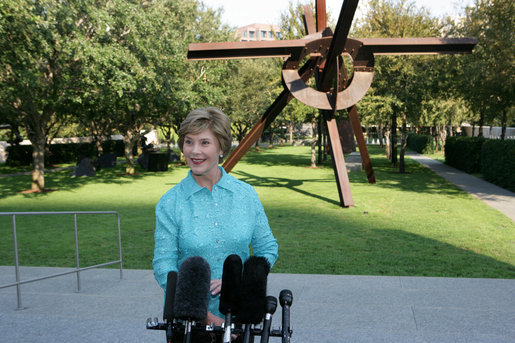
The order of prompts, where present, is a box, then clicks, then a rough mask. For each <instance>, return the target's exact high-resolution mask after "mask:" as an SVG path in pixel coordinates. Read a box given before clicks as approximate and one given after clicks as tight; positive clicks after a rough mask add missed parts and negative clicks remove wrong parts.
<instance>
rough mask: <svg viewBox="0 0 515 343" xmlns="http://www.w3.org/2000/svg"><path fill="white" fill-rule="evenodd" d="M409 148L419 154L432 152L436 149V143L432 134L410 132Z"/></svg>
mask: <svg viewBox="0 0 515 343" xmlns="http://www.w3.org/2000/svg"><path fill="white" fill-rule="evenodd" d="M407 145H408V148H410V149H412V150H415V151H416V152H418V153H419V154H432V153H433V152H434V151H435V144H434V140H433V137H432V136H429V135H418V134H415V133H409V134H408V140H407Z"/></svg>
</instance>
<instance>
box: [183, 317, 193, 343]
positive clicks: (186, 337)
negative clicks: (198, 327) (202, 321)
mask: <svg viewBox="0 0 515 343" xmlns="http://www.w3.org/2000/svg"><path fill="white" fill-rule="evenodd" d="M190 342H191V320H186V321H184V340H183V343H190Z"/></svg>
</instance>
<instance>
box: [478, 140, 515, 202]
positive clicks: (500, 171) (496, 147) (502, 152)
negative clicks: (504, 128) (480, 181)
mask: <svg viewBox="0 0 515 343" xmlns="http://www.w3.org/2000/svg"><path fill="white" fill-rule="evenodd" d="M481 171H482V173H483V177H484V178H485V180H487V181H490V182H492V183H494V184H496V185H498V186H500V187H503V188H506V189H509V190H510V191H512V192H515V141H513V140H504V141H503V140H496V139H488V140H486V141H485V142H484V143H483V147H482V151H481Z"/></svg>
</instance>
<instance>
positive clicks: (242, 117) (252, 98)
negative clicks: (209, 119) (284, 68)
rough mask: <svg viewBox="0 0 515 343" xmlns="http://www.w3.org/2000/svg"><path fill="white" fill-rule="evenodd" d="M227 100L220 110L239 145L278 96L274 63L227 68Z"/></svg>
mask: <svg viewBox="0 0 515 343" xmlns="http://www.w3.org/2000/svg"><path fill="white" fill-rule="evenodd" d="M227 71H228V72H227V83H228V84H229V85H230V86H227V88H226V94H227V96H226V97H225V99H224V100H223V102H222V106H220V107H221V108H222V109H223V110H224V111H225V113H227V114H228V115H229V116H230V118H231V122H232V126H233V134H234V136H235V138H236V140H238V141H241V140H242V139H243V138H244V137H245V135H246V134H247V133H248V132H249V131H250V129H251V128H252V126H253V125H254V124H255V123H256V122H257V121H258V119H259V118H260V117H261V116H262V115H263V114H264V113H265V111H266V109H267V108H268V107H269V106H270V105H271V104H272V102H273V100H274V99H275V98H276V97H277V96H278V95H279V92H280V88H279V87H280V84H279V82H280V75H281V74H280V69H279V68H278V66H277V63H276V61H275V60H271V59H245V60H234V61H230V62H229V63H228V64H227Z"/></svg>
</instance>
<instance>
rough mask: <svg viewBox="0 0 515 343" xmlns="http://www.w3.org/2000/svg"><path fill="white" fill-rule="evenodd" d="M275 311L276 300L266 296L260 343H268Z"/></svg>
mask: <svg viewBox="0 0 515 343" xmlns="http://www.w3.org/2000/svg"><path fill="white" fill-rule="evenodd" d="M276 309H277V298H276V297H272V296H268V297H266V305H265V320H264V321H263V331H262V332H261V341H260V343H268V339H269V337H270V327H271V326H272V316H273V315H274V313H275V310H276Z"/></svg>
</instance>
